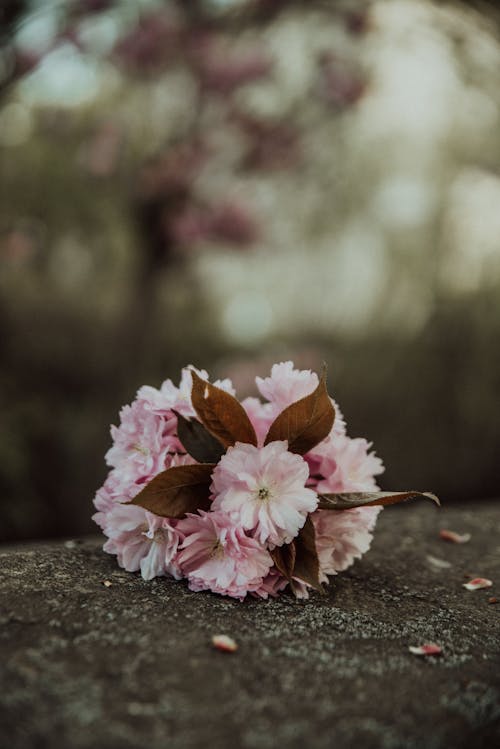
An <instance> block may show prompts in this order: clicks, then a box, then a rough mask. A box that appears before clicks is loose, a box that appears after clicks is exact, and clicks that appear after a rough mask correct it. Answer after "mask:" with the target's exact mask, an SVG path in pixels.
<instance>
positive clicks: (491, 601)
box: [488, 596, 498, 603]
mask: <svg viewBox="0 0 500 749" xmlns="http://www.w3.org/2000/svg"><path fill="white" fill-rule="evenodd" d="M488 603H498V598H495V596H491V598H488Z"/></svg>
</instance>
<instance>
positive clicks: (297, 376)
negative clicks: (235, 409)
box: [255, 361, 319, 411]
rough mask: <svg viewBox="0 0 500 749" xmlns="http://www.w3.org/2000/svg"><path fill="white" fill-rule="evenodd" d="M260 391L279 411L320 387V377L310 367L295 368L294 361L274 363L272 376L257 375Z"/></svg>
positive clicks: (256, 380) (256, 379)
mask: <svg viewBox="0 0 500 749" xmlns="http://www.w3.org/2000/svg"><path fill="white" fill-rule="evenodd" d="M255 382H256V383H257V387H258V388H259V392H260V393H261V394H262V395H263V396H264V398H267V400H268V401H271V403H273V405H274V406H276V408H277V409H278V411H283V409H284V408H286V407H287V406H289V405H290V404H291V403H293V402H294V401H298V400H300V399H301V398H304V397H305V396H306V395H309V394H310V393H312V392H313V390H315V389H316V388H317V387H318V384H319V379H318V375H317V374H315V372H311V370H310V369H303V370H299V369H294V367H293V362H291V361H287V362H281V364H273V367H272V369H271V376H270V377H266V378H264V379H263V378H262V377H256V378H255Z"/></svg>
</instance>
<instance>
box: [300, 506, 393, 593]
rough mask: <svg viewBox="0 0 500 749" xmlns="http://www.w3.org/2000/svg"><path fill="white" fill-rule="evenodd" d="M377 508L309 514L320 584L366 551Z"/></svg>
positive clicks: (378, 509)
mask: <svg viewBox="0 0 500 749" xmlns="http://www.w3.org/2000/svg"><path fill="white" fill-rule="evenodd" d="M381 509H382V508H381V507H357V508H354V509H352V510H342V511H341V512H335V511H334V512H332V511H329V510H318V511H317V512H315V513H314V514H313V515H312V520H313V523H314V528H315V531H316V549H317V551H318V557H319V563H320V570H321V573H322V577H323V579H322V582H328V578H327V577H326V576H327V575H335V574H336V573H337V572H341V571H342V570H345V569H347V567H350V566H351V564H352V563H353V562H354V560H355V559H359V558H360V557H362V556H363V554H364V553H365V552H367V551H368V549H369V548H370V544H371V541H372V531H373V529H374V527H375V523H376V520H377V516H378V514H379V512H380V510H381Z"/></svg>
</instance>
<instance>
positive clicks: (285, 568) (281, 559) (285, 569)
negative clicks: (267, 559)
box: [269, 541, 296, 582]
mask: <svg viewBox="0 0 500 749" xmlns="http://www.w3.org/2000/svg"><path fill="white" fill-rule="evenodd" d="M269 553H270V554H271V557H272V559H273V562H274V566H275V567H276V568H277V569H278V570H279V571H280V572H281V574H282V575H283V576H284V577H286V579H287V580H288V582H291V581H292V574H293V568H294V566H295V556H296V553H295V541H292V542H291V543H289V544H283V546H276V548H275V549H273V550H272V551H270V552H269Z"/></svg>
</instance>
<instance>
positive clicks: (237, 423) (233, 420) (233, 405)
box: [191, 370, 257, 448]
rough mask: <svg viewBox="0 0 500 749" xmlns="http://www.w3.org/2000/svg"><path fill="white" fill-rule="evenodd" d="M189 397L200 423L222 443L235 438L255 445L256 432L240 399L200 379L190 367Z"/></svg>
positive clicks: (232, 442) (231, 442)
mask: <svg viewBox="0 0 500 749" xmlns="http://www.w3.org/2000/svg"><path fill="white" fill-rule="evenodd" d="M191 375H192V378H193V388H192V391H191V400H192V403H193V407H194V409H195V411H196V413H197V414H198V418H199V419H200V421H201V423H202V424H203V425H204V426H205V427H206V428H207V429H208V431H209V432H210V434H212V435H213V436H214V437H215V438H216V439H217V440H219V442H221V443H222V444H223V445H224V447H226V448H227V447H231V446H232V445H234V444H235V442H247V443H248V444H250V445H255V446H257V436H256V434H255V429H254V428H253V426H252V424H251V422H250V419H249V418H248V416H247V413H246V411H245V409H244V408H243V406H242V405H241V403H238V401H237V400H236V398H234V397H233V396H232V395H230V394H229V393H226V392H225V390H221V389H220V388H218V387H215V385H211V384H210V383H209V382H206V381H205V380H202V379H201V377H199V376H198V375H197V374H196V372H195V371H194V370H191Z"/></svg>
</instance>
